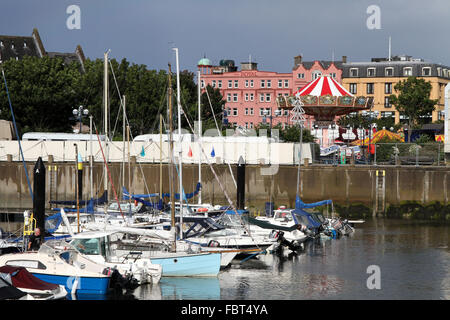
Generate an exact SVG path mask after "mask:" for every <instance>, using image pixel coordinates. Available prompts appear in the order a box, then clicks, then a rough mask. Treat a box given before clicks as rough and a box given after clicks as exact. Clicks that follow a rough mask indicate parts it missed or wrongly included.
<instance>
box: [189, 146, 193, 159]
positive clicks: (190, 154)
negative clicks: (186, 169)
mask: <svg viewBox="0 0 450 320" xmlns="http://www.w3.org/2000/svg"><path fill="white" fill-rule="evenodd" d="M188 157H190V158H192V149H191V147H189V152H188Z"/></svg>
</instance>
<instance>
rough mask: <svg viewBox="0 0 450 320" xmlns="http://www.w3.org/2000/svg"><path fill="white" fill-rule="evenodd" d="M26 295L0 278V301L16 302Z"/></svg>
mask: <svg viewBox="0 0 450 320" xmlns="http://www.w3.org/2000/svg"><path fill="white" fill-rule="evenodd" d="M26 295H27V294H26V293H25V292H23V291H21V290H19V289H17V288H16V287H14V286H12V285H11V284H9V283H8V282H7V281H6V280H4V279H3V278H2V277H0V300H16V299H20V298H22V297H23V296H26Z"/></svg>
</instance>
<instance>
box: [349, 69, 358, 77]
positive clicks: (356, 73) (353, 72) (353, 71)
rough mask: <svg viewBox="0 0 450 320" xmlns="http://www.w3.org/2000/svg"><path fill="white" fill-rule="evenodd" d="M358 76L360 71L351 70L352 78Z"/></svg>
mask: <svg viewBox="0 0 450 320" xmlns="http://www.w3.org/2000/svg"><path fill="white" fill-rule="evenodd" d="M357 76H358V69H357V68H351V69H350V77H357Z"/></svg>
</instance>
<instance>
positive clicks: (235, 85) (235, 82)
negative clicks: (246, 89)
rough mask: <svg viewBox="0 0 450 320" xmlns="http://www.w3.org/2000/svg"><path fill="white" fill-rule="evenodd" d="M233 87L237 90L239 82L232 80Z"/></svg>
mask: <svg viewBox="0 0 450 320" xmlns="http://www.w3.org/2000/svg"><path fill="white" fill-rule="evenodd" d="M234 87H235V88H239V80H234Z"/></svg>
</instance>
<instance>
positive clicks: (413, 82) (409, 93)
mask: <svg viewBox="0 0 450 320" xmlns="http://www.w3.org/2000/svg"><path fill="white" fill-rule="evenodd" d="M394 89H395V90H396V91H397V92H398V95H393V94H392V95H390V97H389V100H390V102H391V103H392V105H394V106H395V109H397V111H398V112H400V114H404V115H405V116H407V117H408V127H409V130H408V131H409V132H411V129H412V128H413V127H414V126H415V125H418V124H420V123H422V122H423V120H422V117H425V116H428V115H430V114H431V113H432V112H433V110H434V108H435V105H436V103H437V102H438V101H437V100H432V99H430V92H431V89H432V86H431V83H430V82H428V81H425V80H424V79H420V78H416V77H408V79H407V80H403V81H400V82H398V83H397V84H396V85H395V86H394ZM410 137H411V134H409V135H408V140H409V141H410V140H411V138H410ZM409 141H408V142H409Z"/></svg>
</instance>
